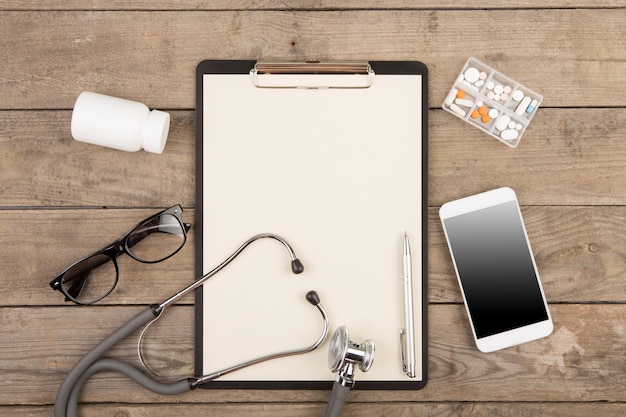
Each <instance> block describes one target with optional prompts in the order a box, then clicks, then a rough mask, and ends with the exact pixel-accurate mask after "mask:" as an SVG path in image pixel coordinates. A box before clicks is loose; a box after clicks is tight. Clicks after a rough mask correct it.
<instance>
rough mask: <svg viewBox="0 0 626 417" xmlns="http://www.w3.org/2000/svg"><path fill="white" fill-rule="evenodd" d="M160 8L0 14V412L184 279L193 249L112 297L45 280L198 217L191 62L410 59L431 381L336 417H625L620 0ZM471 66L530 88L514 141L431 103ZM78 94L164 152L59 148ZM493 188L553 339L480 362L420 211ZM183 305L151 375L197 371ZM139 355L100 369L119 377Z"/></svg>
mask: <svg viewBox="0 0 626 417" xmlns="http://www.w3.org/2000/svg"><path fill="white" fill-rule="evenodd" d="M171 3H172V4H170V3H169V2H165V1H158V0H156V1H150V2H142V1H134V2H133V1H119V0H115V1H104V0H94V1H92V2H88V3H87V2H83V1H78V0H64V1H50V2H46V4H45V5H43V4H42V5H36V4H35V5H32V4H31V2H22V1H18V0H0V98H1V100H0V166H1V170H0V173H1V174H0V243H1V246H0V247H1V249H2V253H1V255H0V271H1V272H0V280H1V283H0V352H1V354H0V415H6V416H18V417H19V416H27V415H28V416H49V415H51V413H52V404H53V402H54V397H55V395H56V391H57V388H58V386H59V384H60V383H61V380H62V379H63V377H64V376H65V374H66V373H67V371H68V370H69V368H70V367H71V366H72V365H73V364H74V363H75V362H76V361H77V360H78V359H79V358H80V357H81V356H82V355H83V354H84V353H85V351H86V350H87V349H88V348H90V347H91V346H92V345H93V344H94V343H96V342H97V341H99V340H100V339H101V338H102V337H104V336H105V335H106V334H108V333H109V332H110V331H112V330H113V329H115V328H117V327H118V326H119V325H120V324H121V323H123V322H125V321H126V320H127V319H128V318H129V317H130V316H131V315H134V314H135V313H136V312H138V311H139V310H140V309H141V308H142V307H143V306H145V305H146V304H148V303H152V302H156V301H160V300H162V299H164V297H166V296H168V295H170V294H171V293H173V292H174V291H175V290H177V289H178V288H180V287H181V286H182V285H183V284H185V283H188V282H190V281H191V280H193V278H194V275H193V241H191V242H189V243H188V244H187V245H186V247H185V248H184V249H183V251H182V252H181V253H179V254H178V255H176V256H175V257H173V258H171V259H169V260H168V261H166V262H163V263H160V264H156V265H143V264H139V263H137V262H134V261H132V260H130V259H129V258H128V257H123V258H121V259H120V268H121V274H120V282H119V284H118V287H117V288H116V290H115V291H114V292H113V293H112V294H111V295H110V296H109V297H107V298H106V299H105V300H103V301H102V302H100V303H99V304H98V305H96V306H92V307H86V308H81V307H77V306H74V305H68V304H64V303H63V301H62V298H61V297H60V295H59V293H57V292H54V291H52V290H51V289H50V288H49V287H48V281H49V280H50V279H52V278H53V277H54V276H56V274H57V273H59V272H60V271H61V270H63V268H65V267H66V266H67V265H68V264H70V263H71V262H73V261H75V260H76V259H78V258H79V257H81V256H83V255H86V254H88V253H90V251H93V250H96V249H99V248H100V247H102V246H103V245H104V244H106V243H108V242H109V241H111V240H113V239H114V238H116V237H117V236H118V235H120V234H121V233H123V232H125V231H126V230H127V228H129V227H130V226H132V225H133V224H135V223H136V222H137V221H139V220H141V219H142V218H144V217H146V216H148V215H149V214H151V213H153V212H156V210H157V209H158V208H163V207H166V206H169V205H172V204H175V203H180V204H182V205H183V206H184V207H185V208H186V210H185V213H184V218H185V220H187V221H192V222H193V218H194V207H195V202H194V113H193V110H194V109H193V107H194V94H195V90H194V68H195V66H196V64H197V63H198V62H200V61H201V60H203V59H208V58H215V59H230V58H233V59H257V58H264V59H277V58H283V59H290V60H304V59H311V58H315V59H321V60H359V59H363V58H367V59H372V60H403V59H415V60H421V61H423V62H424V63H426V64H427V65H428V67H429V69H430V107H431V110H430V161H429V163H430V202H431V205H432V208H431V213H430V230H429V233H430V255H429V262H430V287H429V291H430V307H429V308H430V357H429V364H430V366H429V369H430V382H429V384H428V385H427V387H426V388H425V389H424V390H422V391H416V392H398V391H376V392H365V391H354V392H352V393H351V394H350V397H349V401H350V403H349V404H348V405H347V406H346V408H345V410H344V415H345V416H380V415H394V416H400V415H401V416H409V415H420V416H426V415H428V416H458V415H480V416H520V415H542V416H554V417H556V416H581V417H583V416H585V417H587V416H589V415H594V416H623V415H625V414H626V402H625V401H626V389H625V387H626V353H625V352H626V348H625V347H626V336H625V326H626V285H625V284H626V278H625V277H626V237H625V236H626V224H625V223H626V140H625V139H626V112H625V109H624V108H625V106H626V93H625V91H626V90H625V87H624V86H625V85H626V64H625V62H626V49H625V48H624V39H626V25H625V24H624V23H625V22H626V1H624V0H607V1H604V2H603V5H602V6H599V5H598V2H596V1H580V2H576V3H577V4H576V7H579V8H572V7H573V6H572V4H573V3H572V2H571V1H567V0H553V1H549V2H546V1H532V0H517V1H515V2H497V1H491V0H486V1H483V2H481V3H476V2H475V1H467V0H463V1H458V2H456V1H451V0H436V1H434V0H433V1H409V0H406V1H400V0H396V1H387V2H380V1H369V0H363V1H361V2H358V3H359V5H357V6H355V5H353V4H352V2H351V3H350V5H348V6H343V5H341V4H340V3H341V2H338V1H332V0H328V1H323V2H320V1H311V2H307V1H303V0H302V1H291V2H278V1H271V0H267V1H258V2H252V1H239V2H231V1H226V0H222V1H215V2H211V3H209V2H207V4H203V3H204V2H192V1H177V2H171ZM346 3H347V2H346ZM354 3H356V2H354ZM546 4H548V6H546ZM509 7H510V8H509ZM42 8H46V9H49V10H41V9H42ZM477 8H480V9H477ZM470 55H474V56H476V57H478V58H479V59H481V60H483V61H485V62H486V63H488V64H490V65H492V66H494V67H495V68H497V69H499V70H500V71H502V72H504V73H505V74H507V75H509V76H511V77H512V78H514V79H516V80H519V81H520V82H522V83H524V84H525V85H527V86H528V87H530V88H532V89H533V90H535V91H537V92H539V93H541V94H543V95H544V102H543V104H542V107H541V108H540V109H539V111H538V113H537V115H536V116H535V118H534V120H533V122H532V123H531V125H530V127H529V129H528V130H527V131H526V133H525V135H524V137H523V138H522V141H521V144H520V145H519V147H518V148H516V149H509V148H507V147H506V146H504V145H503V144H501V143H499V142H497V141H496V140H494V139H493V138H490V137H489V136H487V135H485V134H484V133H481V132H480V131H478V130H477V129H474V128H471V127H469V126H468V125H467V124H465V123H463V122H461V121H460V120H458V119H456V118H454V117H452V116H451V115H449V114H447V113H445V112H444V111H442V110H441V109H440V105H441V103H442V102H443V99H444V96H445V94H446V92H447V90H448V89H449V87H450V85H451V83H452V81H453V80H454V78H455V76H456V74H457V73H458V72H459V70H460V68H461V66H462V65H463V63H464V62H465V60H466V59H467V58H468V56H470ZM84 90H93V91H97V92H101V93H104V94H110V95H113V96H119V97H125V98H129V99H134V100H138V101H141V102H144V103H146V104H147V105H148V106H149V107H151V108H158V109H161V110H165V111H169V112H170V113H171V115H172V126H171V130H170V137H169V140H168V143H167V146H166V148H165V151H164V153H163V154H162V155H154V154H148V153H146V152H143V151H141V152H138V153H125V152H121V151H115V150H110V149H105V148H100V147H97V146H93V145H87V144H84V143H79V142H76V141H74V140H73V139H72V138H71V136H70V117H71V109H72V107H73V104H74V101H75V99H76V97H77V96H78V94H79V93H80V92H81V91H84ZM504 185H507V186H510V187H512V188H513V189H515V190H516V192H517V193H518V196H519V199H520V202H521V204H522V205H523V208H522V210H523V213H524V216H525V220H526V225H527V228H528V233H529V236H530V240H531V242H532V245H533V249H534V252H535V255H536V259H537V264H538V267H539V270H540V272H541V274H542V279H543V283H544V287H545V291H546V295H547V298H548V300H549V301H550V304H551V311H552V314H553V317H554V323H555V331H554V334H553V335H552V336H550V337H549V338H547V339H543V340H540V341H537V342H533V343H528V344H525V345H522V346H519V347H516V348H512V349H508V350H505V351H501V352H499V353H494V354H482V353H480V352H478V350H477V349H476V348H475V347H474V345H473V342H472V339H471V335H470V329H469V327H468V323H467V318H466V315H465V312H464V309H463V306H462V304H461V298H460V292H459V289H458V286H457V284H456V278H455V277H454V272H453V269H452V265H451V262H450V258H449V255H448V252H447V248H446V246H445V242H444V238H443V235H442V231H441V228H440V225H439V222H438V219H437V215H436V213H437V209H438V207H439V206H440V205H441V204H442V203H444V202H446V201H448V200H452V199H456V198H458V197H461V196H465V195H468V194H472V193H476V192H480V191H484V190H487V189H490V188H495V187H499V186H504ZM190 237H191V239H193V229H192V231H191V236H190ZM192 302H193V300H192V299H187V300H185V302H184V303H182V304H180V305H178V306H176V307H174V308H172V309H171V311H170V313H169V315H166V316H165V317H164V319H163V321H162V322H161V323H159V324H158V326H157V327H156V328H155V329H154V330H153V331H151V334H150V335H149V338H148V344H147V356H148V358H149V361H150V363H151V364H152V366H153V367H155V368H157V369H159V370H160V371H161V372H164V373H167V374H171V375H177V374H187V373H189V372H192V369H191V366H192V365H191V364H192V363H193V348H192V346H193V307H192ZM134 343H135V341H134V340H131V339H129V340H127V341H126V342H124V343H123V344H121V345H120V346H119V347H117V348H116V349H115V350H114V351H113V352H111V355H112V356H116V357H119V358H122V359H124V360H128V361H130V362H132V363H135V364H136V363H137V361H136V359H135V345H134ZM320 366H324V365H323V364H320ZM328 396H329V393H328V392H322V391H272V392H264V391H214V390H198V391H195V392H193V393H190V394H188V395H183V396H180V397H175V398H169V397H162V396H157V395H153V394H151V393H148V392H146V391H144V390H143V389H141V388H139V387H137V386H135V385H134V384H133V383H131V382H129V381H128V380H126V379H125V378H124V377H121V376H118V375H113V374H102V375H98V376H96V377H94V378H93V379H92V380H91V381H90V382H89V383H88V384H87V386H86V388H85V390H84V392H83V396H82V401H84V402H85V403H86V404H83V405H82V407H81V413H82V415H85V416H100V415H120V416H143V415H151V416H170V415H192V414H194V415H195V414H198V413H200V414H202V415H211V416H223V415H229V416H230V415H238V416H248V415H251V414H254V415H255V416H259V417H261V416H317V415H323V412H324V409H325V406H326V401H327V399H328Z"/></svg>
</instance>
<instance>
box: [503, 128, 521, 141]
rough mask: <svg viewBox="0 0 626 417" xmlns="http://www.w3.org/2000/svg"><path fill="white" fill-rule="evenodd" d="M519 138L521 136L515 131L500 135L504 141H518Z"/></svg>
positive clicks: (507, 131) (505, 131)
mask: <svg viewBox="0 0 626 417" xmlns="http://www.w3.org/2000/svg"><path fill="white" fill-rule="evenodd" d="M518 136H519V132H518V131H517V130H515V129H507V130H503V131H502V133H500V137H501V138H502V139H504V140H513V139H517V137H518Z"/></svg>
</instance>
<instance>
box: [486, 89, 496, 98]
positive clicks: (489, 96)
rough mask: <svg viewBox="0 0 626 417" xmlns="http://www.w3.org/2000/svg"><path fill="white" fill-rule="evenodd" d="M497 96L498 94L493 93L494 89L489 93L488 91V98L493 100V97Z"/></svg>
mask: <svg viewBox="0 0 626 417" xmlns="http://www.w3.org/2000/svg"><path fill="white" fill-rule="evenodd" d="M495 96H496V95H495V94H494V93H493V91H490V92H488V93H487V98H488V99H490V100H493V98H494V97H495Z"/></svg>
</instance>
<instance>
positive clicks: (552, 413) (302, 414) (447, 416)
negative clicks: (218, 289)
mask: <svg viewBox="0 0 626 417" xmlns="http://www.w3.org/2000/svg"><path fill="white" fill-rule="evenodd" d="M325 409H326V404H322V403H320V402H315V403H288V404H285V403H276V404H266V403H263V404H254V403H253V404H235V405H233V404H210V405H205V404H150V405H138V404H127V405H123V404H122V405H114V406H111V405H91V404H87V405H83V406H82V407H80V412H81V415H83V416H85V417H100V416H102V415H111V416H115V417H170V416H173V415H177V416H196V415H202V416H206V417H248V416H250V415H251V414H254V415H255V416H257V417H274V416H291V417H310V416H322V415H324V410H325ZM624 412H626V405H624V404H623V403H553V402H551V403H510V404H509V403H507V404H503V403H499V402H484V403H480V402H479V403H476V402H471V403H465V402H461V403H430V402H408V401H407V402H393V403H391V402H390V403H386V402H385V403H373V404H372V403H355V402H348V404H346V406H345V407H344V409H343V414H342V417H380V416H394V417H414V416H436V417H489V416H499V417H519V416H524V417H525V416H538V415H541V416H544V417H562V416H568V417H589V416H590V415H598V416H602V417H622V416H623V415H624ZM51 414H52V407H51V406H39V407H32V406H20V407H0V416H11V417H44V416H45V417H49V416H50V415H51Z"/></svg>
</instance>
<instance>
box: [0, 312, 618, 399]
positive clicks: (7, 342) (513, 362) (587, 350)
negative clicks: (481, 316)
mask: <svg viewBox="0 0 626 417" xmlns="http://www.w3.org/2000/svg"><path fill="white" fill-rule="evenodd" d="M79 310H80V312H79ZM138 311H139V310H138V308H137V307H93V308H83V309H79V308H78V307H75V308H72V307H62V308H0V334H2V335H3V338H2V340H0V349H1V350H2V352H3V355H2V357H0V369H3V378H2V380H1V381H0V403H1V404H21V405H45V404H51V403H52V402H53V399H54V396H55V394H56V390H57V388H58V386H59V384H60V383H61V380H62V378H63V377H64V375H65V374H66V372H67V371H68V370H69V368H70V367H71V366H72V364H73V363H75V362H76V361H77V360H78V359H79V357H80V356H82V354H83V353H84V352H85V351H86V350H87V349H88V348H89V347H90V346H92V345H93V344H95V343H96V342H97V341H99V340H100V339H101V338H102V337H103V336H104V335H105V334H108V333H109V332H110V331H112V330H114V329H115V328H116V327H118V326H119V325H120V324H121V323H123V322H124V321H126V320H127V319H129V318H130V317H131V316H133V315H134V314H135V313H136V312H138ZM551 311H552V314H553V317H554V322H555V331H554V333H553V334H552V335H551V336H550V337H548V338H546V339H542V340H539V341H535V342H531V343H527V344H524V345H521V346H518V347H515V348H511V349H506V350H504V351H500V352H496V353H492V354H483V353H480V352H479V351H478V350H477V349H476V347H475V346H474V345H473V341H472V340H471V334H470V330H469V327H468V324H467V319H466V317H465V312H464V309H463V307H462V306H460V305H431V306H430V315H431V316H430V326H429V328H430V336H429V337H430V339H429V340H430V344H429V346H430V348H429V349H430V351H429V373H430V382H429V384H428V385H427V386H426V388H425V389H423V390H421V391H358V390H356V391H353V392H352V393H351V394H350V395H351V401H353V402H364V403H370V402H388V401H402V402H406V401H437V402H441V401H475V400H476V399H477V398H480V399H481V401H499V402H501V401H503V402H510V401H516V402H518V401H524V402H526V401H555V402H581V401H585V402H590V401H612V402H615V401H617V402H622V403H623V402H624V401H626V393H625V392H624V390H623V387H624V386H625V384H626V352H625V351H624V348H623V347H624V342H625V341H626V334H625V329H624V319H625V318H626V305H624V304H614V305H553V306H551ZM192 315H193V308H192V307H191V306H177V307H173V308H171V309H169V310H168V312H167V313H166V314H165V315H164V317H163V318H162V319H161V321H159V322H158V324H157V325H156V327H154V328H152V329H151V330H150V332H151V334H149V336H148V339H147V340H146V358H147V360H148V362H149V363H150V364H151V366H153V367H154V368H156V370H157V371H158V372H160V373H162V374H166V375H173V374H176V375H181V374H182V375H184V374H185V373H186V372H190V371H191V368H190V366H191V362H192V360H193V351H192V346H193V319H192ZM325 346H327V345H325ZM107 356H111V357H116V358H119V359H122V360H125V361H129V362H130V363H134V364H136V362H137V361H136V359H135V343H134V338H129V339H128V340H126V341H124V342H122V343H121V344H120V345H119V346H118V347H116V348H115V349H113V350H112V351H111V352H110V354H108V355H107ZM320 366H326V364H320ZM374 366H376V365H375V363H374ZM329 379H332V375H331V374H330V372H329ZM357 384H358V382H357ZM83 394H84V395H83V397H82V398H83V400H85V401H87V402H90V403H91V402H114V403H115V402H121V403H136V402H140V403H168V402H171V401H172V398H170V397H163V396H158V395H155V394H152V393H148V392H146V391H145V390H143V389H140V388H137V387H136V386H134V385H133V383H131V382H130V381H128V380H127V379H126V378H125V377H122V376H118V375H115V374H111V373H103V374H101V375H97V376H95V377H94V378H92V380H90V381H89V382H88V383H87V385H86V387H85V390H84V393H83ZM327 398H328V392H327V391H291V390H289V391H254V390H204V389H199V390H196V391H194V392H191V393H187V394H184V395H181V396H178V397H176V401H177V402H184V403H240V402H263V403H264V402H296V403H304V402H306V403H309V402H325V401H326V400H327Z"/></svg>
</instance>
